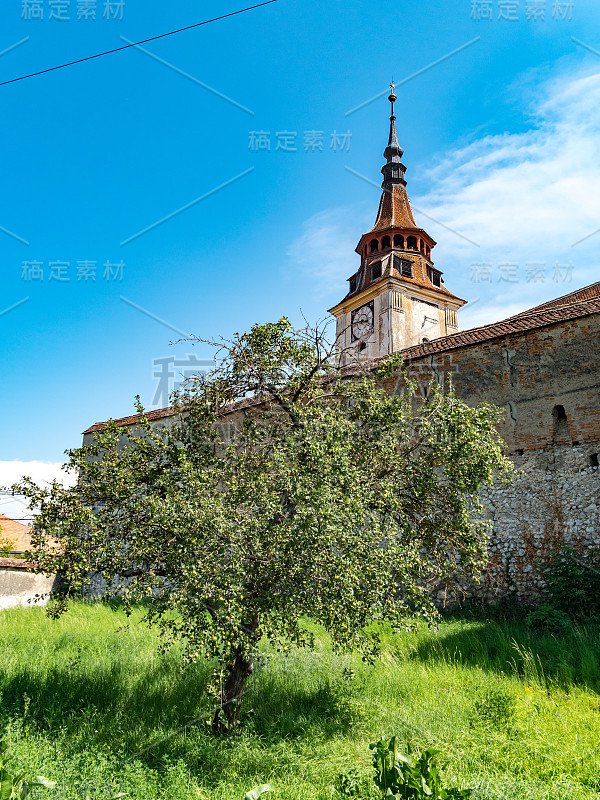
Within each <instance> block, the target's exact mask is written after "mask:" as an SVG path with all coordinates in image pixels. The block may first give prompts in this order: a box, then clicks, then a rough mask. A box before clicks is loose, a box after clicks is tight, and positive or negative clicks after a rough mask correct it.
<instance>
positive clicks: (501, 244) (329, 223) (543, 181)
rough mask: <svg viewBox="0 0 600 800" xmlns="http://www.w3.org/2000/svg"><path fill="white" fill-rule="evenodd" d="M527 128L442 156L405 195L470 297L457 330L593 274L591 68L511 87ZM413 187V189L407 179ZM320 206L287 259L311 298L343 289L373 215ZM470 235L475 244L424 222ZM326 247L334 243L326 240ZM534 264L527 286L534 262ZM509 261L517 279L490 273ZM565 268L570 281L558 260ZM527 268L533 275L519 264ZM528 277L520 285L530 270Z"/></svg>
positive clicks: (598, 109) (595, 83) (598, 182)
mask: <svg viewBox="0 0 600 800" xmlns="http://www.w3.org/2000/svg"><path fill="white" fill-rule="evenodd" d="M514 92H518V94H519V96H518V97H516V98H515V99H516V100H517V101H518V102H519V103H520V106H521V107H522V108H523V115H524V118H525V119H526V120H528V124H529V128H528V130H525V131H523V132H518V133H511V132H505V133H502V134H498V135H487V136H483V137H481V138H479V139H476V140H474V141H472V142H470V143H469V144H468V145H466V146H462V147H459V148H456V149H455V150H452V151H449V152H447V153H445V154H444V155H443V156H442V157H440V159H439V160H438V162H437V163H436V164H435V166H434V167H433V168H431V169H430V170H429V171H428V173H427V174H426V177H427V181H428V184H429V185H430V186H431V189H430V191H429V192H427V193H426V194H424V195H421V196H416V195H412V194H411V200H412V202H413V205H414V207H415V208H416V209H422V210H423V212H424V214H419V212H418V211H415V217H416V219H417V222H418V223H419V224H421V225H423V227H424V228H426V230H428V231H429V232H430V233H431V235H432V236H433V237H434V238H436V239H437V240H438V242H439V243H438V245H437V247H436V249H435V251H434V258H435V260H436V264H437V265H438V266H439V267H440V268H441V269H442V270H443V272H444V277H445V282H446V286H447V287H448V288H449V289H450V290H451V291H454V292H455V293H456V294H457V295H459V296H461V297H463V298H464V299H467V300H475V299H477V298H478V302H477V303H473V306H472V308H469V307H468V306H467V307H465V309H464V310H463V311H462V312H461V327H463V328H465V327H470V326H474V325H481V324H485V323H487V322H493V321H496V320H497V319H502V318H505V317H508V316H511V315H512V314H515V313H517V312H519V311H522V310H524V309H526V308H529V307H531V306H534V305H537V304H538V303H541V302H543V301H545V300H549V299H552V298H554V297H558V296H560V295H562V294H567V293H568V292H570V291H573V290H574V289H576V288H579V287H581V286H585V285H586V284H589V283H592V282H594V281H595V280H598V279H599V278H600V233H597V234H596V235H594V236H591V237H590V238H589V239H586V240H585V241H583V242H581V243H580V244H578V245H576V246H573V244H574V243H575V242H577V241H578V240H579V239H582V238H583V237H586V236H589V234H592V233H593V232H594V231H597V230H598V229H600V191H599V190H598V187H599V186H600V146H599V142H600V72H595V73H590V72H589V71H588V72H585V73H584V72H579V73H575V74H574V73H569V74H566V73H564V72H563V73H562V74H560V75H558V76H555V77H553V78H551V79H549V80H546V81H545V82H542V83H539V84H537V85H536V87H535V97H534V99H533V100H532V99H531V97H532V92H531V89H527V95H526V94H525V90H524V89H523V87H522V84H521V86H520V87H519V88H518V89H515V90H514ZM409 192H410V186H409ZM369 209H370V211H369V213H368V214H367V215H365V214H363V213H360V214H359V213H358V211H357V209H356V208H337V209H329V210H327V211H323V212H321V213H320V214H317V215H315V216H314V217H312V218H311V219H310V220H307V222H306V223H305V230H304V231H303V233H302V235H301V236H300V238H299V239H298V240H296V242H294V244H293V245H292V246H291V247H290V250H289V255H290V257H291V258H292V259H293V260H294V261H295V262H296V264H298V265H299V266H300V267H301V268H302V269H303V270H305V272H306V273H307V274H310V276H311V278H312V279H313V281H316V282H317V289H318V292H319V293H320V294H323V295H325V294H329V295H331V294H332V293H333V296H332V297H331V296H330V297H328V298H327V299H328V300H332V301H333V302H336V301H337V300H339V299H341V297H342V296H343V294H344V288H345V283H344V280H345V278H347V277H348V276H349V275H350V274H351V273H352V272H353V270H354V268H355V265H356V260H355V259H354V258H353V255H354V254H353V251H354V247H355V245H356V242H357V241H358V238H359V236H360V235H361V233H362V232H363V231H364V230H366V229H367V227H366V226H365V222H367V223H368V222H369V220H370V219H371V216H372V215H373V213H374V211H375V207H374V205H373V202H371V203H370V205H369ZM425 214H427V215H428V216H430V217H433V218H434V219H435V220H439V221H440V222H442V223H443V224H444V225H445V226H448V227H449V228H451V229H453V230H455V231H457V232H459V233H461V234H463V236H466V237H468V238H469V239H472V240H473V241H475V242H477V243H478V245H479V247H476V246H474V245H472V244H469V242H467V241H465V239H463V238H461V237H460V236H457V235H455V234H454V233H452V232H451V231H449V230H447V228H444V227H442V226H440V225H437V224H436V223H435V222H433V221H432V220H431V219H429V218H428V217H426V216H425ZM332 243H335V245H334V246H332ZM533 262H537V263H538V264H540V265H543V280H539V278H540V275H539V274H538V281H533V280H532V279H531V278H532V277H533V275H532V266H531V265H532V264H533ZM477 263H485V264H489V265H491V267H492V281H491V282H487V281H474V280H472V273H473V265H474V264H477ZM507 263H511V264H515V265H517V269H516V274H517V276H518V282H517V283H513V282H509V281H506V280H499V278H500V275H501V271H500V269H499V267H500V265H502V264H507ZM556 264H559V265H560V267H561V268H563V269H564V268H566V267H567V266H568V265H569V264H572V278H571V280H567V281H563V280H559V279H558V276H557V275H555V265H556ZM528 265H529V266H530V270H529V271H528V268H527V267H528ZM528 275H529V277H530V280H527V277H528Z"/></svg>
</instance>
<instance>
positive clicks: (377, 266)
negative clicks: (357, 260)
mask: <svg viewBox="0 0 600 800" xmlns="http://www.w3.org/2000/svg"><path fill="white" fill-rule="evenodd" d="M378 278H381V261H376V262H375V263H374V264H371V280H372V281H376V280H377V279H378Z"/></svg>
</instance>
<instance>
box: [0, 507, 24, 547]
mask: <svg viewBox="0 0 600 800" xmlns="http://www.w3.org/2000/svg"><path fill="white" fill-rule="evenodd" d="M30 533H31V531H30V529H29V528H28V527H27V525H22V524H21V523H20V522H17V521H16V520H14V519H9V517H5V516H4V514H0V544H4V542H9V543H10V545H12V551H13V553H26V552H27V550H29V548H30V547H31V536H30Z"/></svg>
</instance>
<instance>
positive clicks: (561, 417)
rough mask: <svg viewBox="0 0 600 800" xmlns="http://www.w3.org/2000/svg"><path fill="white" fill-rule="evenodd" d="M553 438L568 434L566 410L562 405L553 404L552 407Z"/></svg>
mask: <svg viewBox="0 0 600 800" xmlns="http://www.w3.org/2000/svg"><path fill="white" fill-rule="evenodd" d="M552 420H553V433H554V439H561V438H564V437H568V436H569V424H568V422H567V412H566V411H565V407H564V406H558V405H557V406H554V408H553V409H552Z"/></svg>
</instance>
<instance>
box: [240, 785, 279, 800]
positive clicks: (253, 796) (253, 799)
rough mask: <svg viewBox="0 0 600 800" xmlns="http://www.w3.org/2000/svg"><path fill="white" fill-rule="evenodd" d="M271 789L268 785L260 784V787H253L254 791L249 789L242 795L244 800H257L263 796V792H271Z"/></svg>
mask: <svg viewBox="0 0 600 800" xmlns="http://www.w3.org/2000/svg"><path fill="white" fill-rule="evenodd" d="M272 791H273V787H272V786H269V784H268V783H264V784H262V786H255V787H254V789H250V791H249V792H246V794H245V795H244V800H258V798H259V797H260V796H261V795H263V794H265V792H272Z"/></svg>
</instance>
